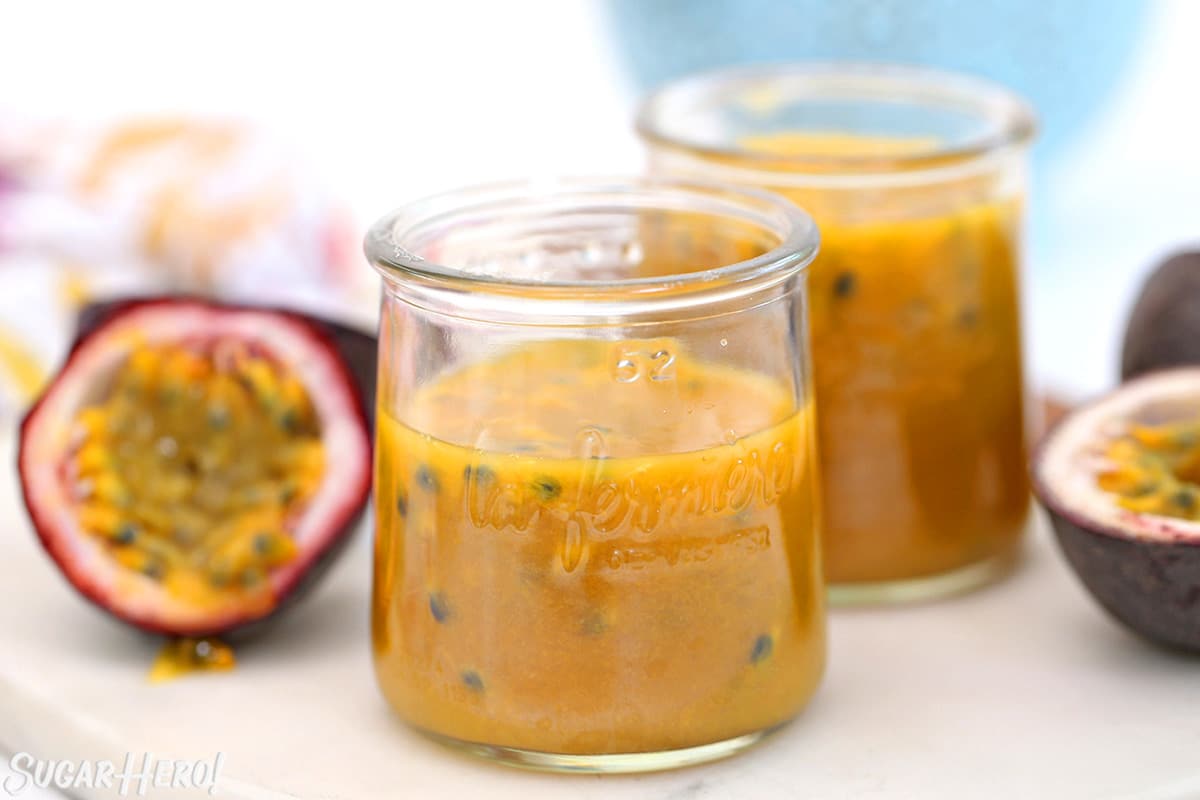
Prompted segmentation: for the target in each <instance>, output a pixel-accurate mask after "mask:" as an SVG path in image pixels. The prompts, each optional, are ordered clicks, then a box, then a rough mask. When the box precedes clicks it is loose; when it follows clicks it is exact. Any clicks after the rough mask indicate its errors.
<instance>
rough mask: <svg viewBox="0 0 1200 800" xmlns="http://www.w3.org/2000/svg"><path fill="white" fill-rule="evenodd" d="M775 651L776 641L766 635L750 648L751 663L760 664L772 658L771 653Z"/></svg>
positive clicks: (756, 640) (755, 641)
mask: <svg viewBox="0 0 1200 800" xmlns="http://www.w3.org/2000/svg"><path fill="white" fill-rule="evenodd" d="M774 649H775V640H774V639H772V638H771V636H770V635H769V634H766V633H764V634H763V635H762V636H759V637H758V638H757V639H755V640H754V646H753V647H752V648H750V663H751V664H758V663H759V662H761V661H765V660H766V659H768V658H770V656H771V652H772V651H773V650H774Z"/></svg>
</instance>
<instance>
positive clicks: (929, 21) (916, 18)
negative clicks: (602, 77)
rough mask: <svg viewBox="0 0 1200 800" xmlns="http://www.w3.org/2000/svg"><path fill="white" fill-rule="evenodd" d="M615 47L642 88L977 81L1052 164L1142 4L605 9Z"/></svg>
mask: <svg viewBox="0 0 1200 800" xmlns="http://www.w3.org/2000/svg"><path fill="white" fill-rule="evenodd" d="M608 6H609V11H610V18H611V21H612V23H613V25H614V28H615V34H616V36H615V38H616V44H617V47H618V50H619V51H620V52H621V54H622V56H623V59H624V61H625V64H626V66H627V67H628V70H629V72H630V73H631V75H632V77H633V78H634V80H635V82H636V83H637V85H638V88H639V89H641V90H643V91H646V90H649V89H651V88H653V87H654V86H656V85H658V84H660V83H663V82H665V81H667V80H670V79H672V78H677V77H680V76H682V75H686V74H688V73H691V72H697V71H702V70H707V69H713V68H716V67H720V66H724V65H729V64H743V63H752V62H771V61H796V60H829V59H854V60H866V61H894V62H902V63H910V64H921V65H926V66H932V67H940V68H943V69H952V70H957V71H962V72H968V73H972V74H976V75H981V76H985V77H988V78H991V79H993V80H996V81H999V82H1000V83H1003V84H1005V85H1006V86H1009V87H1010V88H1012V89H1015V90H1016V91H1017V92H1019V93H1020V94H1022V95H1024V96H1025V97H1026V98H1028V99H1029V100H1030V101H1031V102H1032V103H1033V104H1034V107H1035V108H1036V109H1037V112H1038V117H1039V121H1040V127H1039V140H1038V144H1037V147H1036V150H1035V154H1036V157H1037V158H1038V159H1039V160H1044V159H1046V158H1053V157H1054V154H1055V153H1056V152H1058V151H1059V150H1060V149H1061V148H1062V147H1064V146H1065V145H1067V144H1068V143H1069V142H1070V141H1071V139H1072V138H1073V137H1074V136H1076V135H1077V134H1078V133H1079V132H1080V130H1081V129H1082V128H1083V127H1084V126H1085V125H1086V124H1087V122H1088V120H1089V118H1090V117H1091V116H1092V115H1093V114H1094V113H1095V112H1096V111H1097V110H1098V109H1099V108H1101V107H1102V106H1103V102H1104V99H1105V97H1106V96H1107V95H1109V93H1110V91H1111V90H1112V88H1113V87H1114V86H1115V84H1116V82H1117V81H1119V80H1120V76H1121V73H1122V70H1123V69H1124V68H1125V66H1126V64H1127V63H1128V61H1129V60H1130V57H1131V55H1132V54H1133V52H1134V50H1135V46H1136V43H1137V40H1138V37H1139V35H1140V33H1141V32H1142V29H1143V26H1144V22H1145V19H1146V17H1147V6H1148V3H1146V2H1143V1H1142V0H1124V1H1123V2H1118V3H1094V2H1086V1H1085V0H1008V1H1007V2H1004V1H1002V0H970V1H967V0H962V1H960V0H608Z"/></svg>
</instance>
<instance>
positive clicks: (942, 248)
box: [638, 64, 1033, 603]
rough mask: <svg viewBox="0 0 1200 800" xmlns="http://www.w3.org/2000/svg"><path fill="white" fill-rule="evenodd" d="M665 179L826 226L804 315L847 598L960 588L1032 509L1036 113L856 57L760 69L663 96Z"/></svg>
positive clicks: (1003, 555)
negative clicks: (1023, 290) (1021, 290)
mask: <svg viewBox="0 0 1200 800" xmlns="http://www.w3.org/2000/svg"><path fill="white" fill-rule="evenodd" d="M638 127H639V131H640V134H641V136H642V137H643V139H644V140H645V142H646V143H647V145H648V147H649V151H650V164H651V171H652V172H654V173H656V174H677V175H685V176H693V177H695V176H700V177H703V178H706V179H712V180H722V181H726V182H731V183H735V184H740V185H753V186H759V187H764V188H769V189H771V190H773V191H775V192H778V193H780V194H782V195H784V196H786V197H788V198H790V199H791V200H793V201H795V202H796V203H797V204H798V205H799V206H801V207H802V208H804V209H806V210H807V211H808V212H809V213H811V214H812V215H813V217H814V218H815V219H816V221H817V224H818V225H819V226H820V229H821V238H822V246H821V255H820V256H819V257H818V258H817V260H816V261H815V263H814V264H813V267H812V276H811V282H810V292H811V293H810V306H811V313H812V348H813V365H814V370H815V385H816V398H817V406H818V408H819V412H820V413H819V417H818V419H819V437H818V439H819V442H820V460H821V475H822V483H823V491H824V535H825V559H826V560H825V574H826V577H827V579H828V580H829V582H830V584H831V588H830V597H831V599H832V600H833V601H834V602H835V603H846V602H849V603H853V602H891V601H900V600H909V599H919V598H929V597H934V596H940V595H944V594H949V593H954V592H958V591H963V590H965V589H968V588H971V587H973V586H977V585H980V584H982V583H985V582H987V581H989V580H991V579H993V578H995V577H998V576H1000V575H1002V574H1003V573H1004V572H1005V571H1006V570H1007V568H1008V567H1009V566H1010V565H1011V564H1012V563H1013V562H1014V559H1015V556H1016V553H1017V551H1018V547H1019V540H1020V536H1021V532H1022V530H1023V528H1024V525H1025V520H1026V515H1027V511H1028V507H1029V487H1028V483H1027V479H1026V466H1025V465H1026V447H1025V435H1024V434H1025V431H1024V414H1025V412H1024V403H1023V388H1022V356H1021V343H1020V325H1019V303H1018V265H1019V261H1020V247H1021V245H1020V236H1021V228H1022V205H1023V200H1024V194H1025V183H1026V162H1027V151H1028V145H1029V142H1030V139H1031V137H1032V134H1033V121H1032V116H1031V113H1030V111H1029V109H1028V107H1027V106H1026V105H1025V104H1024V103H1023V102H1022V101H1021V100H1020V99H1019V98H1017V97H1015V96H1013V95H1011V94H1009V93H1008V92H1007V91H1005V90H1004V89H1001V88H999V87H997V86H994V85H992V84H989V83H986V82H983V81H978V80H974V79H970V78H966V77H960V76H955V75H947V74H943V73H939V72H932V71H928V70H923V69H916V68H906V67H894V66H878V65H855V64H823V65H792V66H771V67H753V68H743V69H735V70H728V71H724V72H717V73H712V74H707V75H700V76H696V77H692V78H688V79H684V80H682V81H679V82H677V83H675V84H671V85H668V86H667V87H666V88H664V89H662V90H660V91H659V92H658V93H657V94H654V95H653V96H651V97H650V98H649V99H648V101H647V102H646V103H645V104H644V106H643V107H642V110H641V113H640V117H639V121H638Z"/></svg>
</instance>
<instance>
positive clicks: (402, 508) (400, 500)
mask: <svg viewBox="0 0 1200 800" xmlns="http://www.w3.org/2000/svg"><path fill="white" fill-rule="evenodd" d="M396 513H397V514H399V515H400V516H401V517H406V516H408V496H407V495H405V494H404V490H403V489H400V490H398V491H397V492H396Z"/></svg>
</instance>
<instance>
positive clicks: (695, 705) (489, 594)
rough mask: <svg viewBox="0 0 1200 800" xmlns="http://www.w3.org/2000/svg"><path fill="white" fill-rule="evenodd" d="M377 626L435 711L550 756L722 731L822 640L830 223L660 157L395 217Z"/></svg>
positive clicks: (818, 667) (796, 691) (675, 752)
mask: <svg viewBox="0 0 1200 800" xmlns="http://www.w3.org/2000/svg"><path fill="white" fill-rule="evenodd" d="M366 250H367V254H368V256H369V258H370V259H371V261H372V262H373V264H374V265H375V267H376V269H377V270H378V271H379V273H380V274H381V275H382V276H383V279H384V280H383V282H384V296H383V309H382V317H381V326H380V338H379V345H380V350H379V392H378V398H379V399H378V403H379V408H378V416H377V420H378V423H377V424H378V430H377V433H376V437H377V453H376V483H375V509H376V526H377V531H376V551H375V582H374V595H373V596H374V601H373V611H372V619H373V640H374V656H375V667H376V674H377V677H378V681H379V684H380V686H381V688H382V690H383V693H384V695H385V696H386V697H387V699H388V701H389V702H390V703H391V705H392V706H393V707H394V708H395V709H396V710H397V711H398V712H399V713H400V715H401V716H402V717H403V718H404V719H405V720H407V721H408V722H409V723H410V724H412V725H413V726H415V727H416V728H418V729H420V730H422V731H424V732H426V733H428V734H431V735H432V736H434V737H435V738H438V739H441V740H443V741H446V742H449V743H452V744H454V745H457V746H459V747H462V748H465V749H467V750H470V751H473V752H476V753H478V754H482V755H486V756H488V757H490V758H494V759H499V760H503V761H509V762H515V763H520V764H523V765H527V766H535V767H541V768H546V769H563V770H574V771H579V770H585V771H614V772H615V771H638V770H645V769H662V768H665V767H672V766H680V765H683V764H688V763H693V762H697V761H703V760H708V759H712V758H717V757H721V756H724V755H727V754H729V753H732V752H735V751H737V750H739V749H741V748H743V747H746V746H748V745H750V744H752V743H753V742H754V741H756V740H757V739H758V738H759V737H760V736H762V735H763V734H764V733H765V732H767V731H769V730H771V729H773V728H775V727H776V726H779V725H781V724H782V723H784V722H786V721H787V720H788V719H790V718H791V717H792V716H794V715H795V714H796V713H797V712H798V711H799V710H800V709H801V708H802V707H803V706H804V704H805V703H806V702H807V700H808V698H809V696H810V695H811V694H812V692H813V691H814V690H815V688H816V686H817V683H818V681H819V679H820V675H821V672H822V670H823V664H824V660H825V622H824V607H823V603H824V585H823V582H822V578H821V563H820V554H819V539H820V536H819V534H818V533H817V527H816V526H817V522H816V515H817V508H816V503H817V501H818V497H817V494H818V489H817V487H816V474H815V450H814V422H813V414H812V402H811V395H810V376H809V367H808V363H809V362H808V354H807V351H806V347H807V342H806V333H805V332H806V331H807V320H806V310H805V274H806V267H807V265H808V263H809V262H810V261H811V259H812V258H813V255H814V254H815V253H816V250H817V234H816V230H815V228H814V227H813V225H812V222H811V220H810V219H809V218H808V217H807V216H805V215H804V214H803V213H802V212H800V211H799V210H798V209H796V208H795V207H793V206H792V205H791V204H789V203H787V202H786V201H784V200H782V199H781V198H778V197H773V196H771V195H769V194H766V193H761V192H758V191H756V190H737V189H728V188H722V187H716V186H709V185H705V184H693V183H678V182H673V181H661V180H654V179H646V180H636V181H632V182H617V181H601V180H581V181H564V182H556V183H549V184H522V185H509V186H499V187H484V188H479V189H471V190H465V191H461V192H455V193H449V194H445V195H441V196H437V197H434V198H431V199H428V200H425V201H422V202H418V203H416V204H414V205H411V206H408V207H406V208H404V209H402V210H400V211H398V212H396V213H394V214H392V215H391V216H388V217H386V218H385V219H383V220H382V221H381V222H379V223H378V224H377V225H376V226H375V227H374V228H373V229H372V231H371V232H370V233H369V234H368V237H367V243H366Z"/></svg>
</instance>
